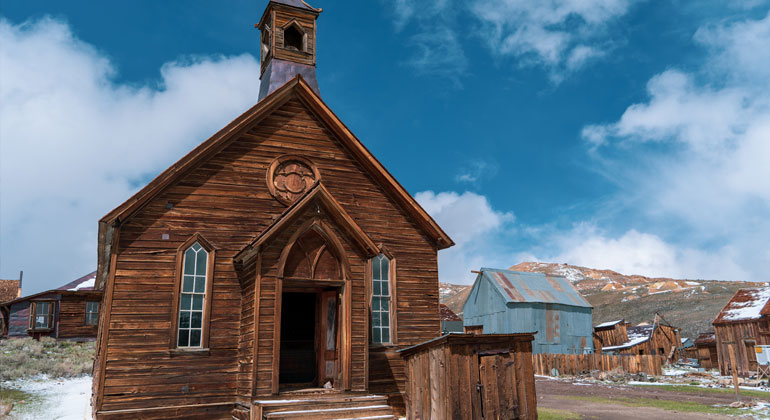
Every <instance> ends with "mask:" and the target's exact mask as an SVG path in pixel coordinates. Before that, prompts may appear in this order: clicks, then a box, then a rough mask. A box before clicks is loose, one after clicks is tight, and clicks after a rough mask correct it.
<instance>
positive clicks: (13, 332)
mask: <svg viewBox="0 0 770 420" xmlns="http://www.w3.org/2000/svg"><path fill="white" fill-rule="evenodd" d="M59 298H60V295H59V294H56V293H46V294H43V295H38V296H35V298H34V299H29V300H22V301H19V302H16V303H14V304H12V305H10V308H9V312H10V314H9V317H8V318H9V319H8V321H9V322H8V335H7V336H8V337H27V336H32V333H30V332H29V331H27V330H28V329H29V316H30V313H29V310H30V308H29V306H30V302H32V301H34V300H55V301H58V300H59ZM54 306H55V308H54V311H56V312H55V313H54V318H53V329H52V330H51V331H49V332H44V333H42V332H41V333H35V336H36V337H40V336H43V337H45V336H48V337H56V332H57V327H58V324H59V314H58V311H59V306H60V305H59V302H56V305H54Z"/></svg>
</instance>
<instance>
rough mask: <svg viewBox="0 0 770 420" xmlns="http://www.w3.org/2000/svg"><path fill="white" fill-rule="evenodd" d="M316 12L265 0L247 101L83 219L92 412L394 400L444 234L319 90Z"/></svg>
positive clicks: (342, 409)
mask: <svg viewBox="0 0 770 420" xmlns="http://www.w3.org/2000/svg"><path fill="white" fill-rule="evenodd" d="M320 12H321V11H320V9H314V8H312V7H310V6H308V5H307V3H305V2H304V1H300V0H280V1H276V0H273V1H270V2H269V3H268V5H267V8H266V10H265V12H264V14H263V15H262V18H261V19H260V21H259V24H258V25H257V26H258V29H259V31H260V33H261V36H262V50H261V62H262V64H261V77H260V78H261V84H260V95H259V99H258V101H257V103H256V104H255V105H254V106H253V107H251V108H250V109H248V110H247V111H246V112H245V113H243V114H242V115H240V116H238V117H237V118H236V119H235V120H234V121H233V122H231V123H230V124H228V125H227V126H226V127H224V128H223V129H222V130H220V131H219V132H218V133H216V134H214V135H213V136H212V137H211V138H209V139H208V140H206V141H204V142H203V143H202V144H200V145H199V146H198V147H196V148H195V149H193V150H192V151H191V152H190V153H188V154H187V155H186V156H184V157H183V158H182V159H181V160H179V161H178V162H177V163H175V164H174V165H172V166H171V167H170V168H169V169H167V170H166V171H164V172H163V173H161V174H160V175H159V176H158V177H157V178H155V179H154V180H153V181H152V182H150V183H149V184H148V185H147V186H145V187H144V188H142V189H141V190H140V191H139V192H137V193H136V195H134V196H133V197H131V198H130V199H129V200H128V201H126V202H125V203H123V204H121V205H120V206H119V207H117V208H116V209H114V210H113V211H111V212H110V213H108V214H107V215H106V216H105V217H104V218H102V219H101V220H100V222H99V249H98V255H99V265H98V272H97V281H98V284H99V286H100V287H105V300H104V311H103V316H102V318H101V320H100V325H101V329H100V336H99V340H98V346H97V359H96V362H95V372H94V380H93V384H94V387H93V401H92V402H93V404H92V406H93V411H94V416H95V418H98V419H103V418H124V417H125V418H138V417H141V418H145V419H146V418H181V417H189V416H193V415H196V416H203V414H205V417H206V418H212V419H217V418H226V419H230V418H232V417H233V416H235V417H236V418H258V417H260V416H261V415H263V414H264V413H265V412H266V410H268V408H269V410H280V409H281V407H280V405H281V404H284V402H286V401H287V400H292V401H294V400H296V399H297V398H299V397H298V395H301V396H302V398H307V399H311V400H313V401H312V402H305V403H304V404H305V406H304V407H306V406H308V405H311V406H312V407H313V409H315V410H317V411H315V412H314V413H315V415H317V416H323V415H324V414H323V412H322V411H318V410H326V409H334V410H337V411H335V413H337V414H339V415H341V413H342V414H348V412H347V411H346V410H348V409H349V408H350V409H351V410H352V408H353V407H349V404H347V402H349V401H350V399H349V398H352V397H350V396H351V395H355V396H356V398H358V397H361V396H367V394H370V393H372V394H374V393H376V394H380V395H382V396H383V397H382V398H384V400H385V401H386V403H387V404H389V405H390V406H393V407H394V408H395V410H396V412H398V411H403V398H402V394H401V392H402V391H403V390H404V389H405V388H406V383H405V376H404V362H403V360H402V359H401V357H399V356H398V354H397V353H396V351H397V350H399V349H401V348H404V347H408V346H411V345H414V344H417V343H421V342H423V341H425V340H429V339H432V338H435V337H437V336H438V335H439V332H440V328H441V324H440V317H439V290H438V287H439V286H438V263H437V254H438V250H440V249H444V248H447V247H449V246H452V245H453V242H452V240H451V239H450V238H449V237H448V236H447V235H446V233H444V231H443V230H442V229H441V228H440V227H439V226H438V224H437V223H436V222H435V221H434V220H433V219H432V218H431V217H430V216H429V215H428V213H427V212H426V211H425V210H424V209H423V208H422V207H420V205H419V204H418V203H417V201H416V200H415V199H414V198H413V197H412V196H411V195H410V194H409V193H408V191H407V190H406V189H405V188H404V187H403V186H401V184H399V183H398V182H397V181H396V179H395V178H394V177H393V176H392V175H391V174H390V173H389V172H388V171H387V170H386V169H385V167H384V166H383V165H382V164H381V163H380V162H379V161H378V160H377V159H376V158H375V157H374V156H373V155H372V153H371V152H370V151H369V150H368V149H367V148H366V147H365V146H364V144H363V143H362V142H361V140H359V139H358V138H357V137H356V136H355V135H354V134H353V133H352V132H351V131H350V130H349V129H348V128H347V127H346V126H345V125H344V124H343V123H342V121H341V120H340V119H339V118H338V117H337V116H336V115H335V114H334V113H333V112H332V110H331V109H330V108H329V107H328V106H327V105H326V104H325V103H324V101H323V100H322V99H321V97H320V96H319V89H318V85H317V81H316V78H315V58H316V55H315V51H316V19H317V17H318V16H319V13H320ZM287 395H289V396H290V397H287ZM282 401H283V402H282ZM286 404H289V403H286ZM399 406H400V407H399ZM386 407H387V410H384V411H386V413H383V412H382V411H383V410H380V409H379V408H378V410H380V411H378V412H376V413H372V414H371V415H378V416H382V417H378V418H383V419H386V418H392V417H390V416H392V414H388V413H387V412H388V411H390V407H388V406H387V405H386ZM359 408H360V407H359ZM355 414H356V415H361V414H362V412H361V411H355ZM299 415H301V413H300V414H299ZM350 417H353V415H352V414H351V415H350Z"/></svg>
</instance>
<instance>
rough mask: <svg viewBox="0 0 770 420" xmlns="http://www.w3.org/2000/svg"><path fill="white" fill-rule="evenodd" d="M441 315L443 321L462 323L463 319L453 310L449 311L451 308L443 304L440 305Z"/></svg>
mask: <svg viewBox="0 0 770 420" xmlns="http://www.w3.org/2000/svg"><path fill="white" fill-rule="evenodd" d="M439 313H440V315H441V320H442V321H462V320H463V319H462V318H460V317H459V316H457V314H456V313H454V311H453V310H451V309H449V306H446V305H444V304H443V303H442V304H440V305H439Z"/></svg>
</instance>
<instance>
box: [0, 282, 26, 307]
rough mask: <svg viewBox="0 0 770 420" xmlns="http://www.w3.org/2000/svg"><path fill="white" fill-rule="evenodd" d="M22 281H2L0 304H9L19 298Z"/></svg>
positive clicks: (0, 285) (0, 283)
mask: <svg viewBox="0 0 770 420" xmlns="http://www.w3.org/2000/svg"><path fill="white" fill-rule="evenodd" d="M20 287H21V280H2V279H0V303H3V302H8V301H9V300H14V299H16V298H17V297H19V288H20Z"/></svg>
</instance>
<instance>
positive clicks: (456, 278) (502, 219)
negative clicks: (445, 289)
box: [415, 191, 515, 284]
mask: <svg viewBox="0 0 770 420" xmlns="http://www.w3.org/2000/svg"><path fill="white" fill-rule="evenodd" d="M415 198H416V199H417V201H418V202H419V203H420V205H421V206H422V207H423V208H424V209H425V211H427V212H428V213H429V214H430V215H431V216H433V218H434V219H436V221H437V222H438V224H439V225H441V227H442V228H443V229H444V230H445V231H446V232H447V234H448V235H449V236H450V237H451V238H452V239H453V240H454V241H455V244H456V245H455V246H453V247H451V248H449V249H446V250H443V251H441V252H439V278H440V279H441V281H444V282H449V283H455V284H468V283H470V282H473V278H474V276H473V275H472V274H471V273H470V271H471V270H478V269H479V268H481V267H482V266H484V267H496V266H500V265H501V264H508V261H510V259H511V253H510V252H509V251H508V249H509V246H506V245H505V241H504V239H503V236H504V235H505V233H506V232H509V231H510V230H511V229H512V224H513V221H514V219H515V218H514V215H513V213H510V212H502V211H498V210H495V209H493V208H492V205H491V204H490V203H489V201H488V200H487V198H486V197H484V196H482V195H479V194H476V193H473V192H468V191H466V192H464V193H462V194H458V193H456V192H454V191H450V192H440V193H438V194H436V193H434V192H433V191H423V192H419V193H417V194H416V195H415ZM506 267H507V265H506Z"/></svg>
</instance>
